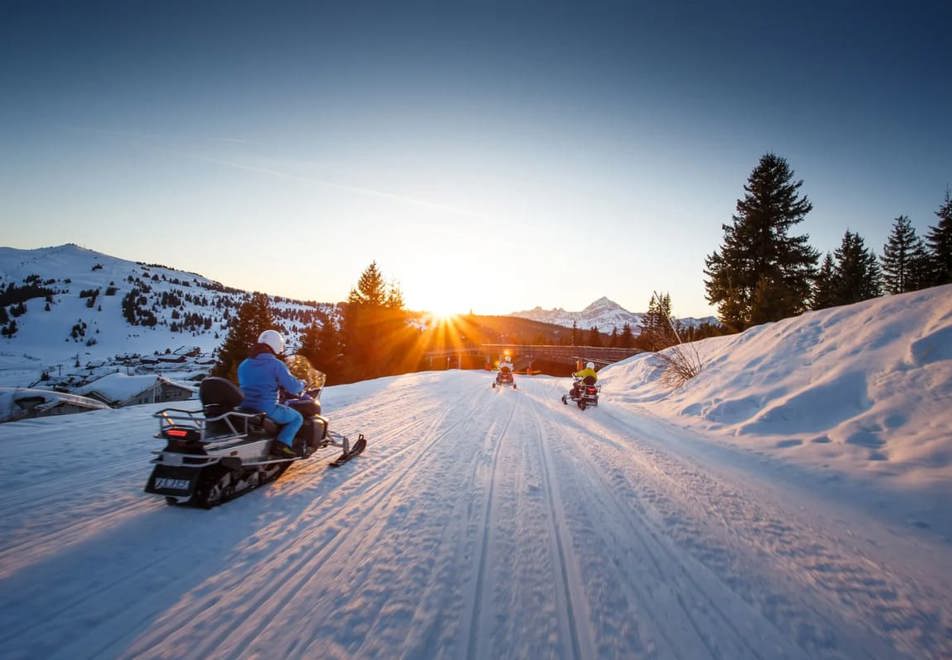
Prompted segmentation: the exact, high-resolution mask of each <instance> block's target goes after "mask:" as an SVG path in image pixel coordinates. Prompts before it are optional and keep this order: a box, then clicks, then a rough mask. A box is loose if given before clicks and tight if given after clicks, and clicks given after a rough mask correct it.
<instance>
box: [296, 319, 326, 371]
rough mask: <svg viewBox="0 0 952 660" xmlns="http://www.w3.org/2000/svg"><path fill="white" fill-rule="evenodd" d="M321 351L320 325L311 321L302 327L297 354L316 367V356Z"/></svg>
mask: <svg viewBox="0 0 952 660" xmlns="http://www.w3.org/2000/svg"><path fill="white" fill-rule="evenodd" d="M320 352H321V327H320V325H318V324H317V323H312V324H311V325H309V326H307V327H306V328H305V329H304V334H303V335H301V347H300V348H299V349H298V350H297V353H298V355H303V356H304V357H306V358H307V359H308V362H310V363H311V365H313V366H314V367H316V368H318V369H319V368H320V367H318V366H317V356H318V355H319V354H320Z"/></svg>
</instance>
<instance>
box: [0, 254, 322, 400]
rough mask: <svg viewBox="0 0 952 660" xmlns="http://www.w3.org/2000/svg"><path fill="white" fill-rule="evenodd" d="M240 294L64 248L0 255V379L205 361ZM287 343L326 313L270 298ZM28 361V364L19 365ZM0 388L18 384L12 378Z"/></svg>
mask: <svg viewBox="0 0 952 660" xmlns="http://www.w3.org/2000/svg"><path fill="white" fill-rule="evenodd" d="M249 296H250V293H249V292H247V291H242V290H240V289H235V288H231V287H227V286H224V285H223V284H221V283H219V282H215V281H214V280H210V279H208V278H206V277H203V276H201V275H198V274H196V273H188V272H184V271H180V270H176V269H174V268H168V267H166V266H162V265H158V264H147V263H142V262H135V261H128V260H125V259H119V258H116V257H112V256H109V255H107V254H102V253H100V252H95V251H93V250H88V249H85V248H82V247H79V246H77V245H74V244H67V245H60V246H57V247H46V248H39V249H35V250H19V249H15V248H9V247H3V248H0V329H2V336H0V374H3V373H4V372H6V374H7V375H9V371H10V370H14V371H15V370H16V369H17V368H18V366H19V367H21V368H23V369H25V370H26V371H28V372H30V373H32V372H34V371H37V372H38V371H39V369H38V367H42V368H43V369H48V368H49V367H50V366H52V365H54V364H56V363H63V362H64V361H68V362H69V363H70V364H71V365H74V364H76V363H81V364H83V365H85V364H88V363H92V364H95V363H98V362H101V361H103V360H107V359H114V358H115V357H116V356H117V355H118V356H126V355H129V354H139V355H149V354H154V353H156V352H158V353H165V351H166V350H168V351H176V350H181V351H184V352H188V351H194V349H198V350H197V352H199V353H205V354H208V353H210V352H212V351H213V350H214V349H215V348H216V347H217V346H218V345H219V344H220V343H221V342H222V340H223V339H224V336H225V333H226V332H227V328H228V322H229V319H231V318H233V317H234V315H235V313H236V312H237V310H238V307H239V306H240V305H241V304H242V303H243V302H244V301H245V300H247V299H248V297H249ZM271 302H272V306H273V307H274V309H275V311H276V315H277V317H278V322H279V323H280V324H281V325H282V326H284V328H285V329H286V330H287V331H288V332H289V333H290V334H291V335H292V337H293V336H294V335H295V333H296V332H298V331H300V330H301V329H302V328H303V327H304V326H305V325H306V324H308V323H311V322H313V321H315V320H316V318H317V315H318V312H319V311H321V312H331V311H333V306H332V305H327V304H319V303H315V302H303V301H294V300H289V299H286V298H282V297H276V296H272V297H271ZM31 359H32V360H33V362H36V364H33V363H29V364H28V363H26V362H24V361H29V360H31ZM0 384H10V385H22V384H24V383H22V382H19V380H18V378H17V377H16V376H14V377H12V378H6V377H3V378H0Z"/></svg>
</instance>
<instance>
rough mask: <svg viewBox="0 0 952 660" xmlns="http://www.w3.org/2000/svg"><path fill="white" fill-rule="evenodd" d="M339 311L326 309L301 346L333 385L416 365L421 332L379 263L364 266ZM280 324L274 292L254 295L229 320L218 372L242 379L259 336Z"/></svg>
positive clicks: (400, 293)
mask: <svg viewBox="0 0 952 660" xmlns="http://www.w3.org/2000/svg"><path fill="white" fill-rule="evenodd" d="M338 310H339V313H338V314H333V313H330V314H325V313H320V314H319V315H318V320H317V322H316V323H312V324H311V325H309V326H308V327H307V328H306V329H305V331H304V333H303V335H302V337H301V345H300V347H299V348H297V349H296V352H297V353H298V354H301V355H304V356H305V357H306V358H308V360H309V361H310V362H311V364H313V365H314V366H315V367H316V368H318V369H320V370H321V371H323V372H325V373H326V374H327V376H328V383H329V384H333V383H342V382H351V381H355V380H362V379H366V378H375V377H378V376H385V375H390V374H395V373H401V372H403V371H408V370H410V368H412V367H413V366H415V363H413V364H411V362H412V360H413V358H412V357H410V356H411V354H412V351H411V350H410V348H411V347H412V346H413V344H414V343H415V342H416V340H417V337H418V333H417V331H416V330H415V329H414V328H413V327H412V326H410V325H409V324H408V323H407V319H408V316H407V311H406V308H405V306H404V302H403V294H402V292H401V291H400V288H399V287H398V286H397V285H395V284H387V283H386V282H385V281H384V278H383V275H382V274H381V273H380V270H379V269H378V267H377V264H376V262H374V263H372V264H370V266H368V267H367V269H366V270H364V272H363V273H362V274H361V276H360V279H359V281H358V282H357V286H356V287H355V288H354V289H352V290H351V292H350V295H349V296H348V298H347V302H346V303H343V304H341V305H339V306H338ZM275 327H277V328H278V329H279V330H280V329H282V328H281V327H280V324H276V322H275V315H274V312H273V310H272V309H271V306H270V302H269V300H268V296H267V295H265V294H263V293H255V294H253V295H252V297H251V298H250V299H249V300H248V301H246V302H245V303H244V304H242V306H241V307H240V308H239V309H238V313H237V315H236V316H235V319H234V320H233V321H232V322H231V323H230V324H229V330H228V336H227V337H226V338H225V341H224V343H223V344H222V346H221V348H220V349H219V350H218V360H217V363H216V365H215V367H214V369H213V371H212V373H213V375H216V376H223V377H225V378H229V379H231V380H236V378H237V369H238V364H239V363H240V362H241V361H242V360H244V359H245V358H246V357H248V355H249V351H250V350H251V349H252V348H253V347H254V345H255V343H256V342H257V338H258V335H259V334H261V332H262V331H264V330H267V329H268V328H275ZM286 339H287V337H286Z"/></svg>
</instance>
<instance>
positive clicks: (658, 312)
mask: <svg viewBox="0 0 952 660" xmlns="http://www.w3.org/2000/svg"><path fill="white" fill-rule="evenodd" d="M672 325H673V321H672V318H671V295H670V294H667V293H665V294H652V296H651V300H650V301H649V302H648V311H647V312H646V313H645V315H644V317H643V318H642V320H641V334H639V335H638V345H639V346H641V347H642V348H644V349H645V350H649V351H660V350H661V349H664V348H667V347H668V346H672V345H673V344H675V343H677V338H676V337H675V334H674V329H673V327H672Z"/></svg>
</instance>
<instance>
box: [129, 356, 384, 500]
mask: <svg viewBox="0 0 952 660" xmlns="http://www.w3.org/2000/svg"><path fill="white" fill-rule="evenodd" d="M286 362H287V363H288V367H289V369H290V370H291V373H293V374H294V375H295V376H296V377H297V378H300V379H302V380H304V381H305V382H306V383H307V387H306V389H305V393H304V395H303V396H301V397H300V398H297V399H289V398H287V397H285V396H282V399H283V403H284V404H285V405H287V406H290V407H291V408H294V409H295V410H297V411H298V412H300V413H301V415H302V416H303V417H304V424H303V425H302V426H301V429H300V430H299V431H298V433H297V435H295V437H294V443H293V446H292V449H293V450H294V452H295V454H296V455H295V456H294V457H293V458H292V457H288V456H284V455H276V454H275V453H273V452H272V449H273V446H274V444H275V443H277V442H278V440H276V436H277V433H278V426H277V425H276V424H275V423H274V422H272V421H271V420H269V419H268V418H267V417H266V416H265V414H264V413H260V412H253V411H248V410H242V409H241V408H240V407H239V406H240V405H241V401H242V400H243V399H244V396H243V395H242V393H241V390H239V389H238V387H237V386H235V384H234V383H232V382H231V381H229V380H226V379H224V378H215V377H212V378H206V379H205V380H203V381H202V383H201V385H200V386H199V398H200V399H201V402H202V409H201V410H181V409H178V408H165V409H163V410H160V411H159V412H157V413H155V414H154V415H153V417H155V418H156V419H158V421H159V432H158V433H157V434H156V435H155V437H156V438H158V439H161V440H164V441H165V443H166V444H165V448H164V449H161V450H156V451H153V452H152V453H153V454H156V457H155V458H154V459H153V460H152V461H151V462H152V463H154V464H155V468H153V470H152V474H151V476H150V477H149V480H148V482H147V483H146V486H145V492H147V493H153V494H155V495H163V496H164V497H165V501H166V502H167V503H168V504H192V505H195V506H199V507H202V508H206V509H209V508H211V507H213V506H215V505H217V504H220V503H222V502H225V501H227V500H230V499H232V498H234V497H237V496H238V495H241V494H244V493H245V492H247V491H250V490H252V489H254V488H257V487H258V486H262V485H264V484H266V483H269V482H271V481H274V480H275V479H277V478H278V477H280V476H281V475H282V474H284V471H285V470H287V469H288V468H289V467H290V466H291V463H294V462H295V461H300V460H304V459H307V458H309V457H310V456H311V455H313V454H314V453H315V452H317V451H318V450H320V449H324V448H326V447H337V448H340V449H341V450H342V453H341V454H340V455H339V456H338V457H337V458H336V459H335V460H334V461H332V462H331V463H330V465H331V467H338V466H340V465H343V464H344V463H346V462H347V461H349V460H350V459H352V458H353V457H355V456H357V455H358V454H360V453H361V452H362V451H363V450H364V448H365V447H366V446H367V440H366V439H365V438H364V435H363V434H362V433H360V434H358V435H357V439H356V441H354V442H351V440H350V438H348V437H347V436H345V435H341V434H339V433H335V432H334V431H331V430H329V428H328V421H327V419H326V418H324V417H322V416H321V402H320V392H321V389H322V388H323V387H324V381H325V376H324V374H323V373H321V372H320V371H318V370H316V369H314V368H313V367H312V366H311V364H310V363H309V362H308V361H307V359H306V358H304V357H303V356H300V355H294V356H291V357H289V358H287V359H286Z"/></svg>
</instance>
